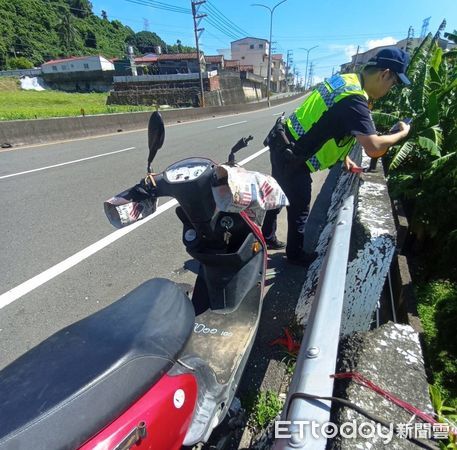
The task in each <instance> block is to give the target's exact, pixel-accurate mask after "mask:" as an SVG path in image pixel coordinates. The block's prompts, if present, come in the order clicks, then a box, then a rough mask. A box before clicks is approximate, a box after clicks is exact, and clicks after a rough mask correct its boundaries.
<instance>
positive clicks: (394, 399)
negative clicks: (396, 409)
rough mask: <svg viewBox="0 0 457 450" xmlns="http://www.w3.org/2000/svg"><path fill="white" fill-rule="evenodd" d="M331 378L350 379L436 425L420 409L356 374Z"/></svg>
mask: <svg viewBox="0 0 457 450" xmlns="http://www.w3.org/2000/svg"><path fill="white" fill-rule="evenodd" d="M330 376H331V377H332V378H338V379H341V378H350V379H351V380H354V382H356V383H357V384H360V385H361V386H365V387H367V388H368V389H371V390H372V391H374V392H376V393H378V394H379V395H382V396H383V397H384V398H386V399H387V400H390V401H391V402H392V403H395V404H396V405H398V406H400V407H401V408H403V409H405V410H406V411H409V412H410V413H412V414H415V415H416V416H417V417H420V418H421V419H422V420H423V421H424V422H428V423H431V424H432V425H433V424H435V423H437V421H436V420H435V419H434V418H433V417H432V416H429V415H428V414H426V413H424V412H423V411H421V410H420V409H418V408H416V407H415V406H413V405H411V404H410V403H408V402H405V401H404V400H401V399H399V398H398V397H396V396H395V395H393V394H391V393H390V392H387V391H385V390H384V389H382V388H380V387H379V386H377V385H376V384H374V383H373V382H371V381H370V380H367V379H366V378H365V377H364V376H363V375H362V374H360V373H358V372H345V373H335V374H334V375H330Z"/></svg>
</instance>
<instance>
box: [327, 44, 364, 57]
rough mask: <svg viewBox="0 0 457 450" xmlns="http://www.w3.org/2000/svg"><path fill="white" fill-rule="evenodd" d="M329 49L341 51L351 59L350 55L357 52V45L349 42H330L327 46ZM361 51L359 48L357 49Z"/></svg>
mask: <svg viewBox="0 0 457 450" xmlns="http://www.w3.org/2000/svg"><path fill="white" fill-rule="evenodd" d="M328 47H329V49H330V50H334V51H341V53H344V55H345V57H346V59H351V56H352V55H355V54H356V53H357V45H355V44H349V45H342V44H331V45H329V46H328ZM359 51H361V50H359Z"/></svg>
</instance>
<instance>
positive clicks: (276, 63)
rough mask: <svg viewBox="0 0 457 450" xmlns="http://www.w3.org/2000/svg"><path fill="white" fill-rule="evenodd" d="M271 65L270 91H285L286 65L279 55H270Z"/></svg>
mask: <svg viewBox="0 0 457 450" xmlns="http://www.w3.org/2000/svg"><path fill="white" fill-rule="evenodd" d="M271 60H272V64H273V73H272V85H271V89H272V90H273V91H276V92H283V91H285V90H286V65H285V64H284V60H283V58H282V55H281V54H276V55H271Z"/></svg>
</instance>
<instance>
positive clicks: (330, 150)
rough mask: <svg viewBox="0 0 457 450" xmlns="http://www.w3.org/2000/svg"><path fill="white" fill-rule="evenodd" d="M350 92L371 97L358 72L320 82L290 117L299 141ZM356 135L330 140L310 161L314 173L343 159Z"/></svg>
mask: <svg viewBox="0 0 457 450" xmlns="http://www.w3.org/2000/svg"><path fill="white" fill-rule="evenodd" d="M349 95H363V96H364V97H365V98H366V99H367V100H368V94H367V93H366V92H365V91H364V90H363V89H362V86H361V85H360V81H359V78H358V76H357V75H356V74H354V73H349V74H343V75H339V74H337V75H334V76H332V77H331V78H329V79H328V80H326V81H324V82H323V83H320V84H319V85H318V86H317V87H316V89H314V91H313V92H312V93H311V95H310V96H309V97H308V98H307V99H306V100H305V101H304V102H303V103H302V105H301V106H300V107H299V108H297V110H296V111H295V112H294V113H293V114H292V115H291V116H290V117H289V118H288V119H287V121H286V124H287V126H288V128H289V131H290V134H291V135H292V136H293V137H294V139H295V140H298V139H299V138H300V137H301V136H303V135H305V134H306V133H308V132H309V130H310V129H311V128H312V127H313V125H314V124H315V123H316V122H317V121H318V120H319V119H320V118H321V117H322V115H323V114H324V113H325V111H328V110H329V109H330V108H331V107H332V106H333V105H334V104H335V103H338V102H339V101H341V100H343V99H344V98H346V97H348V96H349ZM354 142H355V138H354V137H353V136H346V137H344V138H343V139H341V140H340V141H339V142H336V141H335V139H329V140H328V141H327V142H326V143H325V144H324V145H323V146H322V147H321V148H320V149H318V150H316V152H315V153H314V155H313V156H312V157H311V158H310V159H309V160H308V161H306V164H307V166H308V167H309V170H310V171H311V172H315V171H316V170H322V169H326V168H327V167H330V166H332V165H333V164H335V163H336V162H337V161H340V160H341V161H342V160H344V158H345V157H346V156H347V154H348V153H349V151H350V150H351V148H352V146H353V144H354Z"/></svg>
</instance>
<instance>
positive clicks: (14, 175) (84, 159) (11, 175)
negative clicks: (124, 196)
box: [0, 147, 136, 180]
mask: <svg viewBox="0 0 457 450" xmlns="http://www.w3.org/2000/svg"><path fill="white" fill-rule="evenodd" d="M135 148H136V147H128V148H123V149H121V150H116V151H114V152H108V153H102V154H100V155H94V156H89V157H87V158H81V159H75V160H74V161H67V162H64V163H60V164H54V165H52V166H46V167H40V168H38V169H32V170H25V171H24V172H17V173H11V174H9V175H3V176H1V177H0V180H4V179H5V178H11V177H17V176H19V175H25V174H27V173H33V172H40V171H42V170H47V169H53V168H54V167H62V166H67V165H69V164H76V163H78V162H82V161H88V160H89V159H95V158H101V157H102V156H109V155H114V154H116V153H122V152H128V151H129V150H133V149H135Z"/></svg>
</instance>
